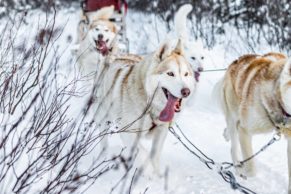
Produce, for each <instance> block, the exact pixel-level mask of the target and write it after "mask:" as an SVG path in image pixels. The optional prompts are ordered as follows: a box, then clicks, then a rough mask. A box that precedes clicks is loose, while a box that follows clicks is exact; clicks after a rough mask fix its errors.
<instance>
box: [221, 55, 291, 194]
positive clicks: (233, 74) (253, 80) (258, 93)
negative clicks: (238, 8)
mask: <svg viewBox="0 0 291 194" xmlns="http://www.w3.org/2000/svg"><path fill="white" fill-rule="evenodd" d="M216 91H217V94H218V95H219V99H220V101H221V105H222V108H223V111H224V114H225V117H226V123H227V129H226V131H225V137H226V139H230V140H231V156H232V159H233V162H234V163H238V162H239V160H242V159H246V158H248V157H250V156H251V155H253V150H252V135H254V134H259V133H266V132H271V131H272V130H274V129H275V130H279V131H280V132H282V133H283V134H284V135H285V136H286V137H287V140H288V166H289V187H288V188H289V189H288V193H289V194H291V178H290V177H291V115H290V114H291V60H287V58H286V57H285V56H284V55H283V54H280V53H268V54H266V55H263V56H260V55H244V56H242V57H240V58H239V59H238V60H236V61H234V62H233V63H232V64H231V65H230V66H229V68H228V70H227V72H226V74H225V76H224V78H223V80H221V81H220V82H219V83H218V84H217V86H216ZM239 147H240V148H241V153H242V158H239V157H238V153H239V150H238V148H239ZM237 172H238V173H240V175H246V176H252V175H254V173H255V169H254V163H253V160H250V161H249V162H247V163H246V164H245V166H244V169H239V168H237Z"/></svg>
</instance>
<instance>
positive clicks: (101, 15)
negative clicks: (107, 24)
mask: <svg viewBox="0 0 291 194" xmlns="http://www.w3.org/2000/svg"><path fill="white" fill-rule="evenodd" d="M113 14H114V6H113V5H111V6H108V7H103V8H101V9H99V10H98V11H97V13H96V14H94V15H93V16H92V21H95V20H108V19H110V18H111V17H112V15H113Z"/></svg>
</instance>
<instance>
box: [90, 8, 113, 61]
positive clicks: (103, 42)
mask: <svg viewBox="0 0 291 194" xmlns="http://www.w3.org/2000/svg"><path fill="white" fill-rule="evenodd" d="M113 13H114V7H113V6H110V7H104V8H102V9H100V10H98V11H97V12H96V14H93V15H90V16H89V31H88V38H89V41H90V43H91V45H93V46H94V47H95V48H96V49H97V51H99V52H100V53H101V54H102V55H103V56H104V55H107V54H108V53H109V51H110V49H111V48H112V44H113V41H114V39H115V37H116V36H117V28H116V25H115V24H114V23H113V22H111V21H110V20H109V19H110V17H112V15H113Z"/></svg>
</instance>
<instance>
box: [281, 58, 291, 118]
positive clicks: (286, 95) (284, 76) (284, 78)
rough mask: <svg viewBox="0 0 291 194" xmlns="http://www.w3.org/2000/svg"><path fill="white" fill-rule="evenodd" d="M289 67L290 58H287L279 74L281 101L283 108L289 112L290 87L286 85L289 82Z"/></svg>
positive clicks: (290, 108) (290, 66)
mask: <svg viewBox="0 0 291 194" xmlns="http://www.w3.org/2000/svg"><path fill="white" fill-rule="evenodd" d="M290 68H291V58H289V59H288V61H287V62H286V64H285V65H284V69H283V72H282V73H281V76H280V91H281V95H282V101H283V105H284V109H285V110H286V111H287V112H288V113H289V114H290V113H291V87H290V86H289V87H288V86H286V85H285V84H287V83H288V82H291V76H290Z"/></svg>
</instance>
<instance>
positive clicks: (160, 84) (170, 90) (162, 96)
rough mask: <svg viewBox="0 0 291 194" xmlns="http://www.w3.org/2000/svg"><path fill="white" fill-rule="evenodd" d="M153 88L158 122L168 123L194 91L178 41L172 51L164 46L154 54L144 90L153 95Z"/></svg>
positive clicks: (188, 64)
mask: <svg viewBox="0 0 291 194" xmlns="http://www.w3.org/2000/svg"><path fill="white" fill-rule="evenodd" d="M155 88H157V90H156V94H155V98H154V101H153V106H155V107H158V108H157V109H159V111H160V114H159V120H160V121H163V122H170V121H172V120H173V118H174V115H175V113H177V112H180V111H181V109H182V106H183V104H184V103H185V102H184V101H185V100H186V99H187V98H188V97H189V96H190V94H191V93H192V92H194V89H195V80H194V75H193V71H192V68H191V65H190V63H189V62H188V61H187V59H186V57H185V56H184V51H183V46H182V43H181V41H178V43H177V46H176V48H175V49H174V50H172V49H170V48H169V46H168V44H164V45H163V46H162V47H161V48H160V49H159V50H158V51H157V52H156V53H155V64H154V68H153V72H152V75H151V78H149V79H148V84H147V88H146V89H147V90H148V92H149V93H154V91H153V90H154V89H155ZM149 90H150V91H149Z"/></svg>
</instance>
